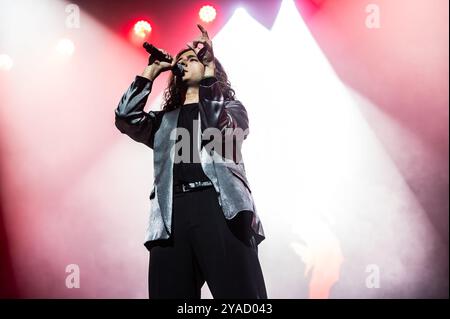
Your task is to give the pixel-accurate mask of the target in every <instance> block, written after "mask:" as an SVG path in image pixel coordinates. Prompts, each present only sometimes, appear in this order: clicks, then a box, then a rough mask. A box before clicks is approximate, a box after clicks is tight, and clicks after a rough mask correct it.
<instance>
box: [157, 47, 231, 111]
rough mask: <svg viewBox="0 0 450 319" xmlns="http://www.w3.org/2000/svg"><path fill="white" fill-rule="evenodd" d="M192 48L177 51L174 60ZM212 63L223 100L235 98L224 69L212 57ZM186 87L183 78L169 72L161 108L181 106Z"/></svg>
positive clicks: (172, 108)
mask: <svg viewBox="0 0 450 319" xmlns="http://www.w3.org/2000/svg"><path fill="white" fill-rule="evenodd" d="M189 50H192V49H190V48H185V49H183V50H181V51H180V52H178V54H177V56H176V58H175V59H176V61H178V58H179V57H180V56H181V55H182V54H183V53H184V52H186V51H189ZM214 64H215V65H216V70H215V77H216V78H217V82H218V89H219V90H220V91H221V92H222V95H223V98H224V99H225V100H235V97H234V96H235V92H234V90H233V89H232V88H231V83H230V81H229V80H228V76H227V74H226V73H225V70H224V68H223V66H222V64H221V63H220V62H219V60H217V58H216V57H214ZM186 91H187V87H186V84H185V83H183V79H181V78H180V77H178V76H174V75H173V73H172V72H171V73H170V76H169V79H168V85H167V88H166V89H165V90H164V103H163V107H162V109H163V110H165V111H171V110H174V109H176V108H178V107H181V106H182V105H183V103H184V99H185V97H186Z"/></svg>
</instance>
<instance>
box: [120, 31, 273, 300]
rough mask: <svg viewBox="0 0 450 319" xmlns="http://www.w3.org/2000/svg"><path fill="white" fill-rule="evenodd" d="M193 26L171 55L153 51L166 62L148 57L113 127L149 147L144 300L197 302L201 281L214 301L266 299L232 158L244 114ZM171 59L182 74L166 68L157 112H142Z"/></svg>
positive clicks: (242, 185) (204, 37)
mask: <svg viewBox="0 0 450 319" xmlns="http://www.w3.org/2000/svg"><path fill="white" fill-rule="evenodd" d="M197 26H198V28H199V29H200V31H201V35H200V36H199V37H198V38H197V39H196V40H194V41H192V42H190V43H188V44H187V47H186V48H183V49H182V50H181V51H180V52H179V53H178V54H177V55H176V57H175V59H173V58H172V57H171V56H170V54H168V53H167V52H166V51H164V50H161V49H159V50H160V51H161V52H162V53H164V55H165V56H166V57H169V58H168V59H160V60H158V59H156V60H155V59H152V63H151V64H150V65H148V66H147V67H146V68H145V69H144V71H143V73H142V74H141V75H140V76H139V75H138V76H136V78H135V80H134V81H133V83H132V84H131V86H130V87H129V88H128V90H127V91H126V92H125V93H124V95H123V96H122V99H121V100H120V102H119V105H118V107H117V108H116V110H115V125H116V127H117V128H118V129H119V131H120V132H122V133H124V134H127V135H128V136H130V137H131V138H132V139H133V140H135V141H137V142H140V143H143V144H145V145H146V146H148V147H150V148H151V149H153V165H154V183H153V189H152V191H151V194H150V203H151V205H150V207H151V208H150V214H149V224H148V229H147V232H146V240H145V243H144V245H145V246H146V248H147V249H148V250H149V274H148V275H149V277H148V289H149V291H148V292H149V298H151V299H157V298H182V299H200V297H201V296H200V293H201V287H202V286H203V284H204V283H205V281H206V282H207V284H208V287H209V289H210V291H211V293H212V295H213V297H214V298H215V299H216V298H251V299H267V292H266V287H265V283H264V277H263V273H262V269H261V266H260V263H259V259H258V245H259V243H260V242H261V241H262V240H264V239H265V235H264V231H263V227H262V224H261V221H260V219H259V217H258V214H257V212H256V208H255V203H254V201H253V197H252V194H251V188H250V184H249V181H248V180H247V177H246V173H245V167H244V162H243V160H242V158H241V156H239V155H237V154H240V147H241V145H242V142H243V140H244V139H245V138H246V137H247V135H248V117H247V111H246V109H245V107H244V105H243V104H242V103H241V102H240V101H239V100H237V99H235V92H234V90H233V89H232V88H231V85H230V82H229V81H228V77H227V74H226V73H225V70H224V68H223V67H222V65H221V63H220V62H219V61H218V60H217V58H216V57H215V56H214V52H213V46H212V41H211V40H210V39H209V36H208V32H207V31H206V30H205V28H204V27H202V26H201V25H197ZM161 56H162V55H161ZM167 60H168V61H170V62H168V61H167ZM177 64H180V65H181V66H182V70H183V72H182V75H174V74H170V77H169V82H168V87H167V88H166V90H165V92H164V103H163V106H162V109H161V110H159V111H149V112H145V111H144V106H145V104H146V102H147V99H148V96H149V94H150V92H151V90H152V85H153V82H154V81H155V79H156V78H157V77H158V75H160V74H161V73H162V72H165V71H168V70H173V69H174V67H175V66H177ZM235 132H241V133H242V132H244V133H243V134H235ZM218 141H219V142H220V143H219V147H217V142H218ZM225 144H226V145H225ZM211 145H213V147H210V146H211ZM230 145H231V146H232V148H233V151H232V152H231V153H232V154H231V156H230V153H229V152H226V151H224V149H227V148H228V146H230Z"/></svg>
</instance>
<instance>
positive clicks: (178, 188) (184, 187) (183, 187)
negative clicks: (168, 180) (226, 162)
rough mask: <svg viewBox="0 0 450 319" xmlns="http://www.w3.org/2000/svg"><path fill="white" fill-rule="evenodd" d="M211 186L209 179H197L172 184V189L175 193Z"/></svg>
mask: <svg viewBox="0 0 450 319" xmlns="http://www.w3.org/2000/svg"><path fill="white" fill-rule="evenodd" d="M210 186H213V183H212V182H211V181H203V182H202V181H198V182H190V183H182V184H175V185H173V191H174V192H175V193H185V192H190V191H193V190H198V189H202V188H205V187H210Z"/></svg>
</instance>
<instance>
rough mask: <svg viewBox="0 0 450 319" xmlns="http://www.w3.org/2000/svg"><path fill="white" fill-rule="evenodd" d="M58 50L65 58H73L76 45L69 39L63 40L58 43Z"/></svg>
mask: <svg viewBox="0 0 450 319" xmlns="http://www.w3.org/2000/svg"><path fill="white" fill-rule="evenodd" d="M56 50H57V51H58V52H59V53H60V54H61V55H64V56H71V55H72V54H73V52H74V51H75V44H73V42H72V40H69V39H66V38H64V39H61V40H59V41H58V44H57V45H56Z"/></svg>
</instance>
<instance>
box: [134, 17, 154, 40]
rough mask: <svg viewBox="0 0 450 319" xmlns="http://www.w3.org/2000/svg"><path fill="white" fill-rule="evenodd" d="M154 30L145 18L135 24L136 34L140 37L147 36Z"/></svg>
mask: <svg viewBox="0 0 450 319" xmlns="http://www.w3.org/2000/svg"><path fill="white" fill-rule="evenodd" d="M151 31H152V26H151V25H150V23H148V22H147V21H145V20H140V21H138V22H136V23H135V24H134V34H135V35H137V36H138V37H140V38H145V37H146V36H147V35H148V34H149V33H150V32H151Z"/></svg>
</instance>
